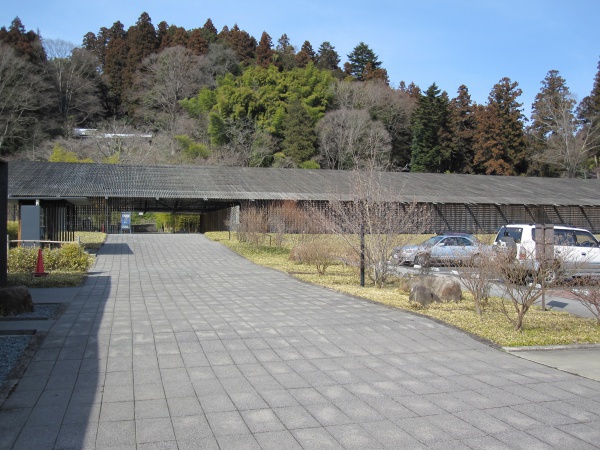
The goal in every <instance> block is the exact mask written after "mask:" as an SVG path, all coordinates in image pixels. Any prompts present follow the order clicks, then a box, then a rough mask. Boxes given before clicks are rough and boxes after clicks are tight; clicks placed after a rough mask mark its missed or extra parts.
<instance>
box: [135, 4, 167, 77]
mask: <svg viewBox="0 0 600 450" xmlns="http://www.w3.org/2000/svg"><path fill="white" fill-rule="evenodd" d="M169 31H170V33H169V34H171V39H172V38H173V36H172V34H173V31H174V30H173V31H171V30H169ZM176 45H177V44H176ZM158 46H159V42H158V38H157V35H156V29H155V28H154V25H152V20H151V19H150V16H149V15H148V13H145V12H144V13H142V14H141V15H140V17H139V19H138V20H137V22H136V24H135V25H134V26H132V27H129V30H127V49H128V53H127V69H126V74H125V76H126V81H125V84H126V86H127V87H129V86H131V83H132V81H133V74H134V73H135V71H136V70H137V68H138V66H139V64H140V63H141V62H142V60H143V59H144V58H146V57H147V56H149V55H150V54H152V53H154V52H156V50H157V49H158Z"/></svg>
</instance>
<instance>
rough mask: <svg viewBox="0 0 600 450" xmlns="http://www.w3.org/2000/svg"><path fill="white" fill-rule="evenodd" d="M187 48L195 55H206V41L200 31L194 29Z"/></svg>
mask: <svg viewBox="0 0 600 450" xmlns="http://www.w3.org/2000/svg"><path fill="white" fill-rule="evenodd" d="M187 48H188V49H189V50H191V51H192V53H194V54H195V55H206V54H207V53H208V41H207V40H206V39H205V38H204V33H203V32H202V30H201V29H199V28H195V29H193V30H192V32H191V33H190V37H189V39H188V42H187Z"/></svg>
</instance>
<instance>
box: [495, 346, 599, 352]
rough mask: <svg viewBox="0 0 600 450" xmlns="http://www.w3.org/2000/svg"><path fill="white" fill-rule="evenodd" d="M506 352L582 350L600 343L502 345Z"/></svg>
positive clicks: (595, 347)
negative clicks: (528, 345) (527, 345)
mask: <svg viewBox="0 0 600 450" xmlns="http://www.w3.org/2000/svg"><path fill="white" fill-rule="evenodd" d="M501 348H502V350H504V351H505V352H506V353H518V352H527V351H534V350H535V351H538V350H548V351H550V350H582V349H588V348H589V349H600V344H570V345H539V346H530V347H501Z"/></svg>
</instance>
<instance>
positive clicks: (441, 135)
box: [410, 83, 450, 173]
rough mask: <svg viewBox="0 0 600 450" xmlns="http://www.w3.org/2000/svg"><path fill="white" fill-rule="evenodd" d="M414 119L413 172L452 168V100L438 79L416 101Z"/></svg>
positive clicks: (442, 170) (411, 166) (411, 164)
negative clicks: (449, 135) (450, 115)
mask: <svg viewBox="0 0 600 450" xmlns="http://www.w3.org/2000/svg"><path fill="white" fill-rule="evenodd" d="M411 122H412V123H411V125H412V132H413V139H412V144H411V151H412V155H411V163H410V170H411V172H438V173H439V172H444V171H446V170H449V168H450V167H449V166H450V163H449V160H450V145H449V142H448V126H449V100H448V96H447V95H446V93H445V92H444V93H443V94H441V93H440V89H439V88H438V87H437V85H436V84H435V83H433V84H432V85H431V86H430V87H429V88H428V89H427V91H426V92H425V94H424V95H422V96H421V97H420V98H419V100H418V101H417V106H416V108H415V111H414V113H413V116H412V121H411Z"/></svg>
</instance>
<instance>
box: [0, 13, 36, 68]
mask: <svg viewBox="0 0 600 450" xmlns="http://www.w3.org/2000/svg"><path fill="white" fill-rule="evenodd" d="M2 43H4V44H7V45H9V46H10V47H12V48H13V50H14V51H15V53H16V54H17V56H19V57H21V58H25V59H26V60H27V61H28V62H30V63H33V64H34V65H36V66H41V65H43V64H44V63H45V62H46V59H47V58H46V52H45V51H44V47H43V46H42V41H41V37H40V36H39V35H38V34H37V33H35V32H33V31H31V30H30V31H25V26H24V25H23V23H22V22H21V19H19V18H18V17H15V18H14V19H13V21H12V22H11V24H10V27H9V28H8V30H7V29H6V27H2V28H0V44H2Z"/></svg>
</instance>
